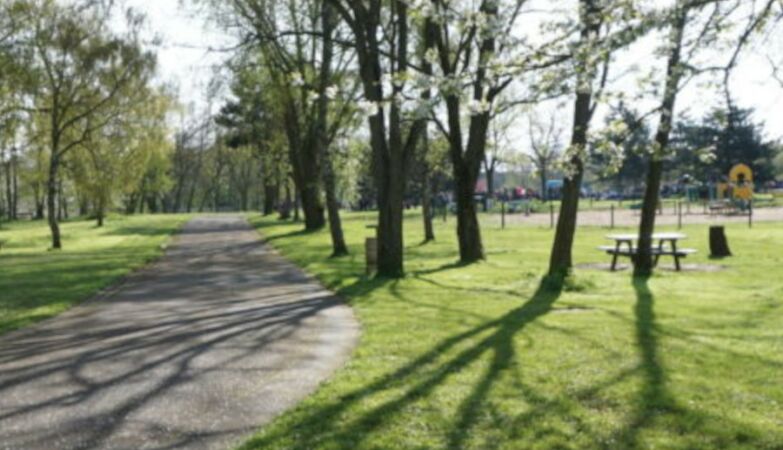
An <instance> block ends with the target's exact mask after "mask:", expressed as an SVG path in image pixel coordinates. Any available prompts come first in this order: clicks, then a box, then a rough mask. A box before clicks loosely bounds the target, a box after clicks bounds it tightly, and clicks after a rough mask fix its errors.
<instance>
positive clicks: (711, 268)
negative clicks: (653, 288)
mask: <svg viewBox="0 0 783 450" xmlns="http://www.w3.org/2000/svg"><path fill="white" fill-rule="evenodd" d="M574 267H575V268H577V269H580V270H600V271H606V272H608V271H611V270H612V265H611V264H610V263H584V264H577V265H576V266H574ZM630 269H631V265H630V264H617V269H616V272H625V271H629V270H630ZM726 269H728V267H726V266H723V265H720V264H682V270H681V272H707V273H714V272H722V271H724V270H726ZM658 270H662V271H664V272H676V268H675V267H674V264H660V265H659V266H658Z"/></svg>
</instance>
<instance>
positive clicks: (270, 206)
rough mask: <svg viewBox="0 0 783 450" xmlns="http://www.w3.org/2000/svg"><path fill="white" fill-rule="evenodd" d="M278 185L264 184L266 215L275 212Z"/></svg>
mask: <svg viewBox="0 0 783 450" xmlns="http://www.w3.org/2000/svg"><path fill="white" fill-rule="evenodd" d="M277 190H278V189H277V187H276V186H275V185H274V184H271V183H265V184H264V215H265V216H269V215H271V214H274V212H275V208H276V207H277Z"/></svg>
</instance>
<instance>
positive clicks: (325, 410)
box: [242, 279, 561, 449]
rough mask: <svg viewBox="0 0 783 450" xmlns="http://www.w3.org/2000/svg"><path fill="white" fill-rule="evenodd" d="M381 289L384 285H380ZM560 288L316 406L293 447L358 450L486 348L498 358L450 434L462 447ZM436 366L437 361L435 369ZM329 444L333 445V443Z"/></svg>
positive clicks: (280, 435) (261, 444)
mask: <svg viewBox="0 0 783 450" xmlns="http://www.w3.org/2000/svg"><path fill="white" fill-rule="evenodd" d="M385 282H388V280H383V279H379V280H377V281H374V282H373V283H385ZM375 287H376V288H377V287H378V286H375ZM560 294H561V291H560V290H559V289H556V290H552V289H551V288H549V287H548V286H547V285H546V284H545V283H542V284H541V286H540V287H539V288H538V290H537V291H536V292H535V294H534V295H533V296H532V297H531V298H530V300H528V301H527V302H526V303H525V304H524V305H522V306H521V307H519V308H517V309H514V310H513V311H510V312H509V313H507V314H505V315H503V316H502V317H500V318H498V319H494V320H490V321H486V322H484V323H483V324H481V325H478V326H475V327H473V328H470V329H468V330H467V331H464V332H462V333H458V334H455V335H453V336H451V337H449V338H447V339H444V340H442V341H441V342H440V343H438V344H437V345H435V346H434V347H433V348H431V349H430V350H429V351H427V352H425V353H423V354H421V355H420V356H419V357H417V358H415V359H413V360H412V361H410V362H409V363H407V364H405V365H403V366H402V367H400V368H399V369H397V370H395V371H393V372H390V373H387V374H386V375H384V376H381V377H380V378H378V379H377V380H375V381H373V382H371V383H369V384H367V385H366V386H364V387H361V388H359V389H356V390H354V391H352V392H349V393H347V394H346V395H343V396H342V397H340V398H338V399H336V400H334V401H332V402H331V403H328V404H326V405H324V406H322V407H319V408H316V409H315V410H314V411H312V412H310V413H308V414H307V415H306V416H304V417H303V418H302V419H301V420H299V421H297V424H296V428H297V438H298V441H297V442H296V444H294V446H293V448H314V447H318V446H323V445H327V444H328V442H331V443H333V444H335V445H337V446H338V447H343V448H354V447H357V446H359V445H360V444H361V442H362V441H363V440H365V439H367V438H368V437H369V436H370V433H372V432H373V431H374V430H375V429H377V428H379V427H381V426H382V425H383V424H384V422H385V419H387V418H389V417H390V416H391V415H394V414H396V413H399V412H401V411H402V410H403V409H404V408H405V407H407V406H408V405H410V404H412V403H414V402H416V401H418V400H419V399H420V398H422V397H424V396H427V395H430V394H431V393H432V392H433V391H434V390H435V389H436V388H437V387H438V386H440V385H441V384H442V383H443V382H445V381H446V379H447V378H448V377H449V376H451V375H452V374H453V373H455V372H459V371H461V370H464V369H466V368H467V367H468V366H470V365H471V364H473V363H474V362H476V361H477V360H479V359H480V358H481V357H482V356H483V355H484V354H485V353H486V352H491V353H492V362H491V364H490V366H489V368H488V370H487V372H486V373H485V374H484V375H483V377H482V379H481V380H480V381H479V383H477V385H476V386H475V387H474V388H473V390H472V392H471V393H470V394H469V395H468V396H467V397H466V398H465V399H464V400H463V401H462V403H461V404H460V405H459V407H458V409H457V412H456V417H455V421H454V426H453V427H452V428H451V431H450V432H449V433H448V442H449V445H448V447H449V448H461V447H462V446H463V445H464V443H465V440H466V439H467V438H468V437H469V435H470V432H471V427H472V425H473V424H474V423H475V422H476V419H477V414H480V410H481V406H482V404H483V402H484V399H485V397H486V395H487V393H488V391H489V390H490V389H491V388H492V386H493V385H494V383H495V382H496V381H497V380H498V378H499V377H500V375H501V374H502V372H503V371H504V370H506V369H508V368H509V367H510V366H511V365H512V361H513V359H514V358H515V354H514V337H515V335H516V334H517V333H518V332H519V331H520V330H522V329H524V328H525V327H526V326H527V325H528V324H530V323H532V322H534V321H535V320H537V319H538V318H540V317H541V316H543V315H545V314H547V313H548V312H549V311H551V310H552V305H553V304H554V303H555V301H556V300H557V299H558V298H559V297H560ZM489 331H491V334H489V335H488V336H486V337H484V338H481V339H480V340H479V341H478V342H477V343H475V344H470V345H469V346H468V347H467V348H466V349H464V350H461V351H460V352H459V353H457V354H456V355H455V356H453V357H450V358H448V359H447V360H446V361H444V362H442V363H438V362H437V361H438V360H440V359H441V358H442V357H443V355H444V354H445V353H447V352H449V351H451V350H453V349H455V348H456V347H458V346H459V345H463V344H464V343H466V342H469V341H470V340H471V339H473V338H475V337H477V336H479V335H481V334H482V333H485V332H489ZM432 365H436V366H435V367H434V368H433V367H432ZM400 385H403V386H406V389H405V391H404V392H402V394H401V395H399V396H396V397H395V398H393V399H390V400H387V401H384V402H381V403H379V404H375V403H373V405H375V406H373V407H372V408H370V409H369V410H367V411H365V412H363V413H360V414H358V415H357V416H355V417H351V420H350V421H347V422H346V421H343V420H341V419H342V417H341V415H343V414H344V413H346V412H347V411H348V410H351V409H354V407H355V405H356V404H358V403H360V402H363V401H369V400H370V398H371V397H372V396H374V395H377V394H380V393H381V392H383V391H388V390H390V389H394V388H395V387H398V386H400ZM289 437H290V435H289V434H288V432H286V431H281V432H277V433H271V434H269V435H265V436H259V437H257V438H255V439H252V440H251V441H249V442H247V443H245V445H244V446H243V447H242V448H244V449H253V448H267V447H268V446H269V447H271V446H275V444H278V445H279V442H277V441H278V440H285V439H286V438H289ZM327 446H328V445H327Z"/></svg>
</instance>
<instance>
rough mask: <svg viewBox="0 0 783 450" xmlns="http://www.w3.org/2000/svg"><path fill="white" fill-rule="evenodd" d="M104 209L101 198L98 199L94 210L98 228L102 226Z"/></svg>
mask: <svg viewBox="0 0 783 450" xmlns="http://www.w3.org/2000/svg"><path fill="white" fill-rule="evenodd" d="M105 214H106V213H105V210H104V206H103V200H100V201H98V207H97V209H96V210H95V219H96V220H97V224H96V225H97V226H98V228H101V227H103V218H104V216H105Z"/></svg>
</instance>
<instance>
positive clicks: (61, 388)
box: [0, 217, 358, 449]
mask: <svg viewBox="0 0 783 450" xmlns="http://www.w3.org/2000/svg"><path fill="white" fill-rule="evenodd" d="M357 336H358V325H357V324H356V322H355V320H354V317H353V315H352V313H351V310H350V309H349V308H348V307H347V306H344V305H342V304H341V303H340V302H339V301H338V300H337V299H335V298H334V296H333V295H331V294H330V293H329V292H327V291H325V290H324V289H323V288H321V287H320V286H319V285H318V284H317V283H315V282H313V281H311V280H310V279H309V278H307V277H306V276H305V275H304V274H302V273H301V272H300V271H299V270H297V269H296V268H295V267H294V266H292V265H291V264H290V263H288V262H286V261H284V260H283V259H282V258H281V257H279V256H277V255H276V254H275V253H274V252H272V251H270V250H269V249H268V247H266V246H264V245H263V244H262V243H261V242H260V240H259V237H258V234H257V233H256V232H255V231H254V230H253V229H251V228H250V226H249V225H248V224H247V223H246V222H245V221H244V220H243V219H239V218H228V217H216V218H202V219H196V220H193V221H191V222H190V223H188V224H187V225H186V226H185V227H184V230H183V232H182V233H181V234H180V235H179V236H178V237H177V238H176V240H175V242H174V244H173V245H172V246H171V247H170V249H169V251H168V252H167V253H166V256H164V257H163V258H162V259H161V260H160V261H159V262H158V263H156V264H154V265H152V266H151V267H150V268H148V269H146V270H144V271H142V272H139V273H137V274H135V275H133V276H131V277H130V278H129V279H128V280H127V282H125V283H123V284H122V286H121V287H120V288H119V289H117V291H116V292H114V293H112V294H109V295H108V296H107V298H105V299H102V300H99V301H92V302H89V303H87V304H84V305H82V306H80V307H77V308H75V309H73V310H71V311H69V312H67V313H65V314H63V315H61V316H59V317H57V318H55V319H52V320H50V321H47V322H44V323H42V324H39V325H38V326H35V327H32V328H28V329H25V330H21V331H20V332H16V333H11V334H7V335H5V336H2V338H0V449H4V448H8V449H17V448H19V449H90V448H100V449H114V448H120V449H165V448H188V449H199V448H205V449H206V448H208V449H212V448H230V447H231V446H232V445H233V444H236V443H238V442H241V441H242V439H243V437H246V436H247V435H248V434H250V433H252V432H253V431H254V430H256V429H257V428H258V426H259V425H261V424H264V423H266V422H268V421H269V420H271V419H272V418H273V417H274V416H275V415H277V414H278V413H280V412H281V411H283V410H285V409H286V408H289V407H291V406H292V405H294V404H295V403H296V402H297V401H298V400H300V399H301V398H302V397H304V396H305V395H307V394H308V393H310V392H312V391H313V389H315V387H316V386H317V385H318V383H319V382H321V381H323V380H324V379H326V378H327V377H328V376H329V375H330V374H331V373H332V372H333V371H334V370H335V369H337V368H338V367H340V366H341V365H342V364H343V363H344V362H345V361H346V359H347V358H348V355H349V353H350V351H351V349H352V348H353V345H354V344H355V341H356V339H357Z"/></svg>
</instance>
